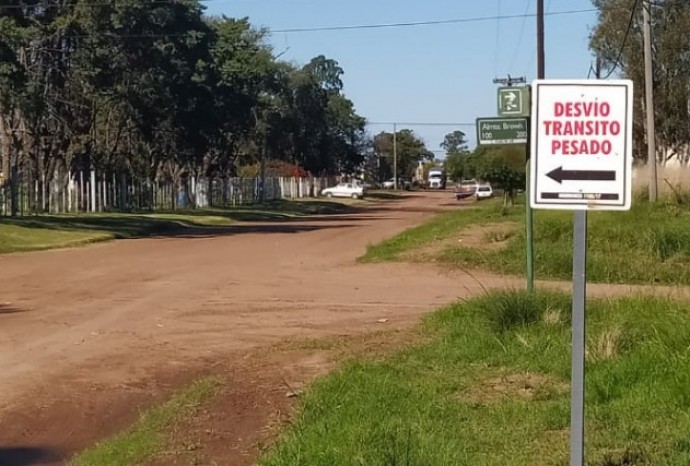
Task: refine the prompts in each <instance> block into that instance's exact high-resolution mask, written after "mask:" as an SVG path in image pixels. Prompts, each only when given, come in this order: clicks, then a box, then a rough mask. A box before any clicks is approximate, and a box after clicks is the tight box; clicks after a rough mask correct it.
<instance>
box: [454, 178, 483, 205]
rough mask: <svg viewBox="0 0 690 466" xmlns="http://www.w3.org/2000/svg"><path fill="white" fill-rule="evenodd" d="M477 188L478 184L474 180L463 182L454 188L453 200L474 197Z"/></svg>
mask: <svg viewBox="0 0 690 466" xmlns="http://www.w3.org/2000/svg"><path fill="white" fill-rule="evenodd" d="M478 188H479V183H478V182H477V181H476V180H463V181H461V182H460V183H459V184H457V185H456V186H455V191H454V194H455V199H456V200H458V201H459V200H461V199H467V198H468V197H472V196H475V195H476V194H477V190H478Z"/></svg>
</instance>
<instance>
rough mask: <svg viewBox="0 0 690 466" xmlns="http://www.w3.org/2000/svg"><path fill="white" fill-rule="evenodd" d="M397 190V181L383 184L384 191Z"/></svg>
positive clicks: (393, 180)
mask: <svg viewBox="0 0 690 466" xmlns="http://www.w3.org/2000/svg"><path fill="white" fill-rule="evenodd" d="M394 188H395V179H393V178H391V179H390V180H386V181H384V182H383V189H394Z"/></svg>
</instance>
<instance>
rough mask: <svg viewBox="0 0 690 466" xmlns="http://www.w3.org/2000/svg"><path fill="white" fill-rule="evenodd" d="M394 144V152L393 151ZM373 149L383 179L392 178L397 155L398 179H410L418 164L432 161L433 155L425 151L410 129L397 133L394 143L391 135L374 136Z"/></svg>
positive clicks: (424, 147) (383, 133)
mask: <svg viewBox="0 0 690 466" xmlns="http://www.w3.org/2000/svg"><path fill="white" fill-rule="evenodd" d="M394 142H395V147H396V150H395V151H394V150H393V147H394ZM373 146H374V147H373V149H374V154H375V156H376V157H378V158H379V163H380V167H381V170H382V172H383V177H384V178H388V177H391V176H393V165H394V155H395V154H396V153H397V168H398V170H397V175H398V177H405V178H412V177H413V176H414V174H415V171H416V169H417V167H418V166H419V164H420V162H421V163H423V162H426V161H430V160H433V159H434V154H433V152H431V151H430V150H429V149H427V147H426V145H425V144H424V141H423V140H421V139H420V138H419V137H418V136H417V135H416V134H415V133H414V131H412V130H411V129H402V130H400V131H397V133H396V136H395V141H394V140H393V133H388V132H385V131H383V132H381V133H379V134H377V135H376V136H374V141H373Z"/></svg>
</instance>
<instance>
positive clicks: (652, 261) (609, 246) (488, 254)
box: [363, 202, 690, 285]
mask: <svg viewBox="0 0 690 466" xmlns="http://www.w3.org/2000/svg"><path fill="white" fill-rule="evenodd" d="M572 218H573V216H572V213H567V212H557V211H536V212H535V226H534V233H535V272H536V276H537V277H538V278H542V279H562V280H567V279H570V278H571V273H572V234H573V226H572ZM507 221H512V222H516V221H517V222H518V227H516V228H515V229H514V230H513V231H508V232H506V231H503V230H502V231H493V230H491V229H487V230H486V231H484V233H483V238H484V243H485V245H486V246H487V247H476V245H474V246H475V247H469V246H467V245H466V244H465V245H463V243H458V242H457V241H454V242H452V244H445V245H444V246H445V247H443V248H441V249H440V250H439V251H436V253H435V254H434V257H433V258H432V260H434V261H436V262H440V263H443V264H446V265H449V266H452V267H458V268H483V269H487V270H490V271H493V272H498V273H502V274H509V275H520V274H523V273H524V268H525V265H524V264H525V255H526V251H525V249H526V247H525V227H524V212H523V209H522V208H521V207H516V208H514V209H513V210H512V211H511V212H510V213H505V212H502V211H500V210H498V209H497V208H496V206H495V205H489V206H485V207H483V208H479V209H478V210H471V211H468V210H462V211H457V212H452V213H448V214H443V215H441V216H438V217H436V218H434V219H432V220H431V221H430V222H429V223H427V224H425V225H422V226H420V227H417V228H414V229H412V230H409V231H406V232H404V233H402V234H400V235H398V236H396V237H394V238H391V239H388V240H386V241H384V242H383V243H380V244H378V245H375V246H372V247H370V248H369V249H368V251H367V254H366V255H365V256H364V258H363V260H364V261H382V260H388V261H393V260H401V259H403V258H405V257H409V256H410V254H409V253H410V251H414V250H416V249H417V250H419V249H420V248H423V247H424V246H426V245H429V244H434V243H440V242H442V241H443V240H446V239H448V238H453V237H454V236H455V237H461V236H462V235H463V234H466V233H467V232H468V231H469V230H468V229H469V228H472V227H474V226H481V225H486V224H487V223H500V222H507ZM497 242H498V243H500V244H499V246H501V245H502V247H498V248H496V247H493V248H492V247H489V245H490V244H491V243H497ZM480 246H482V245H480ZM406 253H407V256H406V255H405V254H406ZM587 254H588V280H590V281H592V282H599V283H630V284H671V285H687V284H690V206H688V205H686V204H677V203H673V202H666V203H660V204H658V205H656V206H650V205H649V204H643V203H638V204H637V205H635V206H634V207H633V209H632V210H631V211H629V212H596V213H591V214H590V215H589V236H588V252H587Z"/></svg>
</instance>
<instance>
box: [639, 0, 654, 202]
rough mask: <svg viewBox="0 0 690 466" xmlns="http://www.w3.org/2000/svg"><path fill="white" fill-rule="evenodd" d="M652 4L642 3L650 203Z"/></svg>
mask: <svg viewBox="0 0 690 466" xmlns="http://www.w3.org/2000/svg"><path fill="white" fill-rule="evenodd" d="M651 7H652V6H651V3H650V2H646V1H643V2H642V15H643V20H642V22H643V23H644V24H643V28H642V31H643V34H644V84H645V86H644V87H645V111H646V113H647V168H648V170H649V202H656V200H657V175H656V128H655V125H654V71H653V57H652V18H651V14H650V11H649V10H650V8H651Z"/></svg>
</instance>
